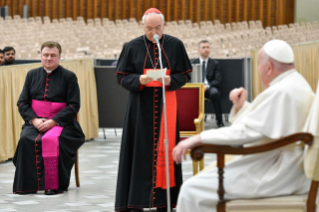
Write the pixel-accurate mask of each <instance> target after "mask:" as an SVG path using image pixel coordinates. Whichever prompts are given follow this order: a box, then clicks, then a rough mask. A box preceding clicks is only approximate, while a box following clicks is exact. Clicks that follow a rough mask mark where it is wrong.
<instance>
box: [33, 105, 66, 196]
mask: <svg viewBox="0 0 319 212" xmlns="http://www.w3.org/2000/svg"><path fill="white" fill-rule="evenodd" d="M31 107H32V109H33V111H34V112H35V114H36V115H37V116H38V117H40V118H48V119H50V118H52V117H53V116H55V115H56V114H57V113H59V112H60V111H61V110H62V109H64V108H66V103H61V102H48V101H39V100H32V104H31ZM62 130H63V127H60V126H54V127H52V128H51V129H50V130H48V131H47V132H46V133H45V134H44V135H43V136H42V157H43V162H44V173H45V190H48V189H57V188H58V187H59V177H58V164H59V163H58V161H59V137H60V135H61V132H62Z"/></svg>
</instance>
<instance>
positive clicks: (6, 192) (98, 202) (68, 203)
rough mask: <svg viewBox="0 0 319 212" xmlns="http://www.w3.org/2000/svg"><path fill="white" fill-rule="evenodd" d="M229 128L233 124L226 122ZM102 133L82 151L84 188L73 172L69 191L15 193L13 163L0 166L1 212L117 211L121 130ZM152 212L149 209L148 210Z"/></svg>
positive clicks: (187, 170)
mask: <svg viewBox="0 0 319 212" xmlns="http://www.w3.org/2000/svg"><path fill="white" fill-rule="evenodd" d="M226 125H229V124H228V123H226ZM215 127H216V124H215V121H214V120H213V119H211V118H210V117H208V119H207V121H206V122H205V128H206V129H208V128H215ZM105 133H106V139H104V135H103V130H102V129H100V130H99V137H98V138H95V139H94V140H91V141H87V142H86V143H85V144H84V145H83V146H82V147H81V148H80V150H79V169H80V184H81V185H80V187H76V185H75V178H74V172H73V171H72V177H71V183H70V187H69V191H68V192H65V193H63V194H59V195H53V196H47V195H44V193H43V192H38V193H37V194H34V195H18V194H13V193H12V185H13V177H14V171H15V167H14V165H13V163H12V161H7V162H4V163H1V164H0V212H9V211H27V212H42V211H46V212H75V211H79V212H80V211H86V212H102V211H103V212H106V211H114V199H115V187H116V178H117V167H118V157H119V151H120V140H121V135H122V130H121V129H116V134H115V131H114V129H105ZM214 160H215V156H214V155H206V156H205V165H208V164H209V163H211V162H212V161H214ZM192 174H193V172H192V163H191V159H190V158H189V156H188V158H187V160H186V161H185V162H184V163H183V178H184V180H187V179H188V178H190V177H191V176H192ZM147 211H148V210H147Z"/></svg>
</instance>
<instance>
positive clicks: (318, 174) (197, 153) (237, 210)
mask: <svg viewBox="0 0 319 212" xmlns="http://www.w3.org/2000/svg"><path fill="white" fill-rule="evenodd" d="M318 108H319V85H318V86H317V95H316V97H315V99H314V101H313V103H312V107H311V110H310V112H309V114H308V119H307V121H306V124H305V127H304V129H303V131H306V132H307V133H305V132H302V133H295V134H293V135H290V136H286V137H283V138H281V139H278V140H275V141H273V142H271V143H268V144H264V145H259V146H253V147H232V146H223V145H212V144H202V145H198V146H196V147H194V148H193V149H192V151H191V156H192V158H193V160H201V158H202V157H203V155H204V153H216V154H217V167H218V177H219V187H218V191H217V192H218V196H219V202H218V205H217V211H218V212H225V211H227V212H256V211H263V212H278V211H289V212H290V211H294V212H297V211H298V212H315V211H316V196H317V191H318V186H319V110H318ZM298 141H303V142H304V143H305V144H307V145H308V146H307V145H306V146H305V148H307V149H306V151H305V154H304V171H305V175H306V176H307V178H309V179H311V180H312V183H311V186H310V189H309V193H308V195H298V196H297V195H291V196H281V197H273V198H262V199H251V200H232V201H226V200H225V199H224V194H225V193H227V191H225V190H224V186H223V173H224V166H225V154H232V155H247V154H255V153H261V152H266V151H270V150H273V149H277V148H280V147H283V146H286V145H289V144H292V143H294V142H298ZM312 143H313V144H312ZM243 192H244V191H243ZM226 202H227V204H226Z"/></svg>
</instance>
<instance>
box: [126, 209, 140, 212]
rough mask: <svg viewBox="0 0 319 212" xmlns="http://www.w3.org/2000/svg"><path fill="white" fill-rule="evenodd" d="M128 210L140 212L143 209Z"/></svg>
mask: <svg viewBox="0 0 319 212" xmlns="http://www.w3.org/2000/svg"><path fill="white" fill-rule="evenodd" d="M129 211H130V212H142V211H143V209H131V210H129Z"/></svg>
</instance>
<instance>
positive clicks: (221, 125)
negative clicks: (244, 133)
mask: <svg viewBox="0 0 319 212" xmlns="http://www.w3.org/2000/svg"><path fill="white" fill-rule="evenodd" d="M217 126H218V128H221V127H224V126H225V125H224V123H223V122H218V123H217Z"/></svg>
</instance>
